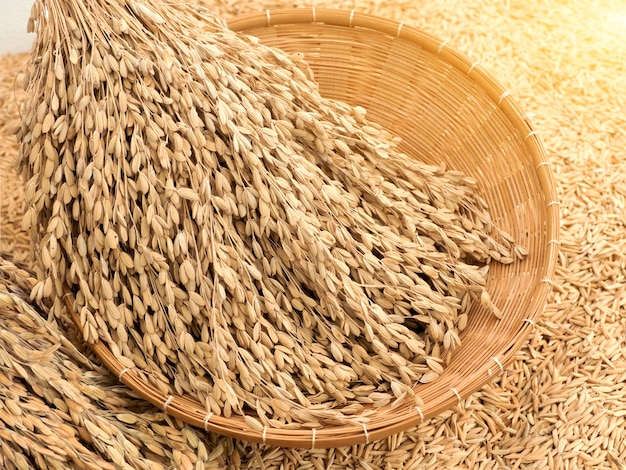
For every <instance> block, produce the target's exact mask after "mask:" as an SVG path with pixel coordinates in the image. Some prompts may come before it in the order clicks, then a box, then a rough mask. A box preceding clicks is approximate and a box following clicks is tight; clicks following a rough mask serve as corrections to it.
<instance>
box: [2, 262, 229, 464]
mask: <svg viewBox="0 0 626 470" xmlns="http://www.w3.org/2000/svg"><path fill="white" fill-rule="evenodd" d="M36 282H37V281H36V280H35V279H34V278H33V277H32V275H31V273H29V272H28V271H26V270H24V269H21V268H20V267H19V266H16V265H15V264H13V263H12V262H10V261H9V260H8V259H6V258H4V257H0V466H1V467H2V468H3V469H7V470H11V469H19V470H25V469H31V468H37V469H63V470H65V469H91V470H109V469H110V470H114V469H142V470H143V469H146V470H147V469H166V468H179V469H193V468H202V469H205V468H215V469H217V468H224V466H225V463H224V461H223V458H220V456H221V454H223V453H225V452H226V451H225V449H226V446H228V445H229V442H226V441H224V442H220V443H219V444H218V445H217V446H215V445H213V444H211V443H210V442H209V440H208V439H207V438H206V437H203V436H202V434H201V433H200V432H197V431H195V430H194V429H193V428H190V427H187V426H184V425H182V424H180V423H176V422H175V421H173V420H172V419H170V418H169V417H168V416H166V415H165V414H164V413H161V412H159V411H158V410H154V409H153V408H151V407H150V406H147V407H146V406H145V402H143V401H142V400H139V399H137V398H135V397H133V396H132V395H131V394H130V392H129V391H128V390H127V389H125V388H124V387H120V386H119V385H118V384H117V378H116V377H114V376H113V375H112V374H110V373H109V372H108V371H107V370H106V369H105V368H103V367H102V366H99V365H97V364H95V363H93V362H91V361H90V360H89V359H87V358H86V357H85V356H84V355H83V354H81V353H80V352H79V351H78V350H77V349H76V347H75V346H74V345H73V344H72V343H71V342H70V341H69V340H68V338H67V336H66V335H65V334H64V333H63V332H61V331H60V330H59V329H58V328H57V326H56V325H55V324H54V323H53V322H50V321H47V320H45V319H44V318H43V317H42V314H44V312H45V308H42V307H41V306H38V305H36V304H35V303H33V302H32V301H30V299H29V295H30V291H31V289H32V287H33V286H34V285H35V284H36ZM216 450H218V452H215V451H216Z"/></svg>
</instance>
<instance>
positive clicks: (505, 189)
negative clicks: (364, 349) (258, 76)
mask: <svg viewBox="0 0 626 470" xmlns="http://www.w3.org/2000/svg"><path fill="white" fill-rule="evenodd" d="M229 27H230V28H231V29H233V30H235V31H238V32H241V33H245V34H249V35H252V36H256V37H257V38H259V39H260V40H261V42H262V43H264V44H266V45H270V46H275V47H278V48H281V49H283V50H284V51H286V52H288V53H303V54H304V60H305V61H306V62H308V64H309V65H310V66H311V69H312V70H313V73H314V76H315V79H316V81H317V82H318V83H319V87H320V91H321V94H322V95H323V96H325V97H329V98H334V99H339V100H343V101H345V102H347V103H349V104H351V105H360V106H363V107H365V108H366V109H367V112H368V117H369V119H371V120H372V121H375V122H377V123H379V124H381V125H383V126H384V127H385V128H386V129H387V130H389V131H390V132H391V133H392V134H394V135H396V136H398V137H400V138H401V139H402V141H401V144H400V146H401V149H402V151H404V152H405V153H407V154H409V155H410V156H413V157H415V158H417V159H420V160H422V161H425V162H427V163H432V164H437V165H439V164H445V165H446V167H447V168H449V169H455V170H460V171H462V172H464V173H466V174H468V175H470V176H473V177H474V178H475V179H476V180H477V181H478V187H479V193H480V195H481V196H482V197H483V198H484V199H485V200H486V201H487V203H488V204H489V207H490V212H491V215H492V217H493V221H494V222H495V224H496V225H497V226H499V227H500V228H501V229H503V230H505V231H506V232H508V233H510V234H511V235H512V236H513V237H514V238H515V239H516V241H517V242H518V243H519V244H521V245H523V246H524V247H526V248H527V249H528V250H529V255H528V257H527V258H526V259H524V260H523V261H516V262H514V263H512V264H509V265H502V264H499V263H494V264H493V265H492V266H491V267H490V272H489V279H488V284H487V289H488V291H489V293H490V294H491V297H492V300H493V301H494V303H495V304H496V305H497V306H498V308H499V309H500V310H501V312H502V313H503V318H502V319H501V320H498V319H497V318H495V317H494V316H493V315H492V314H491V313H490V312H488V311H486V310H485V309H483V308H481V307H480V305H478V304H476V305H473V306H472V307H471V310H470V312H469V323H468V327H467V328H466V329H465V330H464V331H463V332H462V334H461V346H460V347H458V348H457V349H456V350H455V352H454V354H453V357H452V360H451V363H450V364H449V365H448V366H447V367H446V369H445V371H444V373H443V374H442V375H441V376H440V378H439V379H437V380H435V381H433V382H431V383H429V384H420V385H417V386H416V388H415V392H416V394H417V395H418V396H419V397H420V398H421V399H422V400H423V406H420V407H419V408H415V407H414V406H413V407H408V406H405V407H398V408H396V409H394V410H389V409H384V408H383V409H382V410H381V412H380V413H379V414H377V415H375V416H374V417H373V418H372V420H371V422H370V423H369V424H368V425H367V428H364V429H361V428H360V427H359V428H357V427H354V426H337V427H333V428H323V429H319V430H317V431H316V432H314V433H312V431H311V430H306V429H304V430H289V431H288V430H280V429H264V430H263V432H259V431H255V430H253V429H251V428H250V427H249V426H247V425H246V423H245V421H244V419H243V418H242V417H231V418H230V419H225V418H222V417H215V418H214V419H211V421H210V422H208V421H206V420H204V421H203V418H204V417H205V414H206V412H205V411H204V408H203V407H201V406H200V405H199V404H196V403H193V402H192V401H190V400H189V399H186V398H185V397H175V398H174V399H173V400H172V399H171V397H166V396H163V395H162V394H160V392H158V390H154V388H150V386H149V385H148V384H145V383H141V382H140V381H138V380H137V378H136V377H135V376H134V374H131V373H126V374H124V371H123V370H122V367H121V365H120V364H119V363H118V362H116V360H115V358H114V357H113V356H112V355H111V354H110V352H109V351H106V348H102V347H101V348H100V351H99V355H100V356H101V357H102V358H103V360H104V362H105V363H107V365H108V366H109V367H110V368H111V369H112V370H114V372H116V373H117V374H119V375H120V377H121V379H122V380H123V381H124V382H125V383H127V384H128V385H129V386H130V387H131V388H134V389H135V390H136V391H138V392H139V393H141V394H142V395H143V396H144V397H145V398H147V399H148V400H149V401H151V402H153V403H155V404H159V403H160V404H161V405H163V403H164V402H165V401H166V400H167V402H168V403H167V404H168V407H167V411H168V412H169V413H170V414H172V415H175V416H177V417H179V418H181V419H183V420H184V421H186V422H189V423H190V424H193V425H197V426H202V425H204V427H205V429H207V430H211V431H214V432H218V433H221V434H225V435H230V436H233V437H237V438H240V439H244V440H248V441H254V442H265V443H268V444H273V445H280V446H286V447H335V446H344V445H352V444H359V443H364V442H367V441H371V440H375V439H380V438H384V437H386V436H389V435H391V434H393V433H397V432H400V431H403V430H405V429H407V428H409V427H411V426H413V425H416V424H417V423H419V422H420V421H422V420H424V419H427V418H428V417H431V416H435V415H437V414H439V413H440V412H442V411H443V410H446V409H448V408H450V407H451V406H453V405H454V404H455V403H457V401H458V400H459V399H460V398H461V397H463V398H465V397H467V396H468V395H470V394H471V393H473V392H475V391H476V390H478V389H479V388H480V387H481V386H482V385H484V384H485V383H486V382H488V381H489V380H490V379H491V378H492V377H494V376H495V375H497V374H498V373H499V372H500V370H501V368H502V367H504V366H506V364H507V362H508V361H509V360H510V359H511V357H512V355H513V354H514V353H515V352H516V351H517V350H518V349H519V347H520V346H521V345H522V344H523V342H524V340H525V339H526V336H527V333H528V328H529V323H530V322H533V321H534V320H535V319H536V318H537V317H538V316H539V315H540V314H541V312H542V310H543V308H544V307H545V304H546V301H547V295H548V292H549V290H550V281H551V278H552V275H553V273H554V269H555V263H556V257H557V251H558V226H559V222H558V204H557V203H556V190H555V187H554V182H553V180H552V177H551V173H550V169H549V165H547V160H546V156H545V151H544V150H543V147H542V145H541V143H540V141H539V140H538V138H537V136H536V135H535V133H534V131H533V130H532V127H531V126H530V124H529V123H528V121H527V120H526V119H525V117H524V115H523V113H522V111H521V110H520V108H519V106H518V105H517V104H516V102H515V101H514V100H513V99H512V98H511V97H510V96H509V95H508V93H507V92H506V90H505V89H503V88H502V87H501V86H500V85H499V84H498V83H497V81H496V80H494V79H493V78H492V77H491V76H489V75H488V74H487V73H486V72H485V71H484V70H483V69H482V67H481V66H480V65H478V64H477V63H475V62H474V61H473V60H471V59H470V58H468V57H467V56H465V55H463V54H462V53H460V52H459V51H458V50H456V49H455V48H453V47H451V46H448V45H447V44H445V43H443V42H441V41H439V40H438V39H436V38H433V37H432V36H430V35H428V34H425V33H423V32H422V31H420V30H417V29H415V28H411V27H409V26H406V25H402V24H398V23H395V22H391V21H387V20H384V19H380V18H376V17H372V16H369V15H362V14H357V13H354V12H349V11H336V10H322V9H318V10H317V11H316V10H315V9H308V8H307V9H292V10H277V11H273V12H262V13H253V14H248V15H244V16H241V17H237V18H234V19H232V20H230V22H229ZM95 350H96V352H98V350H97V348H96V349H95ZM122 375H123V377H122Z"/></svg>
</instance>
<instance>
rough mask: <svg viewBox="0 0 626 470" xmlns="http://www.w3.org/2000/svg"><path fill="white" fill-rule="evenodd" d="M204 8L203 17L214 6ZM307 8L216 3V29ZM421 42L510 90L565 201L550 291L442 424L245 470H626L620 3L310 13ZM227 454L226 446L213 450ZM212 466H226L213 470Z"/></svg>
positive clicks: (422, 4) (7, 211)
mask: <svg viewBox="0 0 626 470" xmlns="http://www.w3.org/2000/svg"><path fill="white" fill-rule="evenodd" d="M205 5H209V4H208V2H205ZM311 5H312V4H311V3H310V2H307V3H298V2H284V3H281V2H278V1H271V2H270V1H268V2H256V1H251V2H241V1H239V2H237V1H230V0H229V1H227V2H219V3H218V5H217V6H216V8H217V10H218V12H219V13H221V14H222V15H223V16H231V15H233V14H236V13H243V12H246V11H251V10H259V9H265V8H268V7H270V8H277V7H292V6H311ZM314 5H315V6H319V7H333V8H345V9H355V10H357V11H361V12H365V13H371V14H375V15H378V16H382V17H386V18H389V19H393V20H396V21H404V22H405V23H406V24H411V25H413V26H417V27H419V28H422V29H424V30H426V31H427V32H429V33H431V34H434V35H435V36H438V37H440V38H442V39H446V40H448V41H449V43H450V44H452V45H454V46H455V47H458V48H459V49H461V50H463V51H464V52H466V53H469V54H471V55H472V56H474V57H475V58H476V59H478V60H480V62H481V64H482V65H483V66H484V67H485V68H486V69H487V70H488V71H489V72H490V73H491V74H493V76H495V77H497V79H498V80H499V81H500V82H501V83H503V84H504V85H505V86H506V87H508V88H509V89H510V90H511V93H512V94H513V95H514V96H515V98H516V99H517V100H519V102H520V103H521V104H522V105H523V107H524V108H525V109H526V111H527V112H529V113H532V114H533V115H534V124H535V127H536V130H537V131H538V132H539V134H540V137H541V139H542V140H543V142H544V144H545V146H546V148H547V150H548V153H549V156H550V158H551V161H552V167H553V171H554V174H555V177H556V180H557V183H558V191H559V198H560V201H561V215H562V222H561V223H562V232H561V244H562V248H561V255H560V263H559V266H558V268H557V273H556V284H555V289H554V292H553V294H552V296H551V299H550V303H549V305H548V307H547V309H546V311H545V314H544V315H543V317H542V319H541V321H540V322H538V323H537V324H536V326H535V328H534V330H533V332H532V334H531V335H530V337H529V338H528V341H527V342H526V344H525V346H524V347H523V348H522V349H521V350H520V351H519V353H518V354H517V359H516V360H515V361H513V362H512V363H511V364H510V365H509V366H508V367H507V368H506V370H505V371H504V372H503V373H502V374H501V375H499V376H498V377H496V378H494V380H493V381H492V382H491V383H490V384H488V385H486V386H485V387H483V388H482V389H481V390H480V391H479V392H477V393H476V394H474V395H473V396H471V397H470V398H468V399H467V400H465V401H464V402H462V403H460V404H459V406H457V407H455V408H454V409H452V410H450V411H448V412H446V413H444V414H443V415H441V416H439V417H437V418H434V419H431V420H429V421H427V422H425V423H422V424H421V425H420V426H418V427H417V428H416V429H413V430H410V431H407V432H405V433H403V434H402V435H399V436H394V437H391V438H389V439H385V440H383V441H379V442H375V443H370V444H367V445H361V446H355V447H351V448H339V449H335V450H311V451H300V450H293V449H292V450H285V449H278V448H270V447H264V446H256V445H248V444H244V443H238V442H230V441H229V442H228V445H226V444H224V446H223V448H224V449H234V451H233V452H235V453H236V456H235V454H234V453H227V452H226V451H224V454H223V455H222V456H220V459H221V462H222V463H223V466H225V467H227V468H251V469H263V468H265V469H279V468H281V465H282V468H286V469H289V468H299V469H303V470H305V469H309V468H310V469H335V470H343V469H366V470H368V469H385V470H387V469H389V470H391V469H394V470H395V469H421V468H433V469H435V468H436V469H438V468H459V469H463V468H468V469H469V468H471V469H509V468H510V469H515V468H537V469H544V468H551V469H566V468H567V469H592V468H593V469H618V470H621V469H626V292H625V290H626V65H625V64H626V4H623V2H615V1H613V0H572V1H567V2H566V1H563V0H543V1H536V2H528V1H524V0H487V1H480V0H440V1H437V0H417V1H415V0H413V1H409V0H400V1H397V2H393V3H388V2H383V1H381V0H378V1H373V0H361V1H342V0H338V1H333V2H330V1H327V2H316V3H315V4H314ZM25 59H26V58H25V56H24V55H18V56H3V57H2V58H0V250H2V252H3V253H9V256H10V257H12V258H13V259H18V260H26V261H27V262H29V261H28V260H29V255H28V251H27V247H28V240H27V238H26V236H25V234H24V233H23V232H22V231H21V228H20V219H21V217H20V211H21V207H20V205H21V199H22V196H21V182H20V181H19V180H18V179H17V178H16V175H15V174H14V173H13V170H12V167H11V163H12V161H13V159H14V158H15V157H16V155H17V144H16V142H15V138H14V137H13V136H12V135H11V130H12V127H13V123H14V122H17V121H16V120H17V111H16V107H15V99H17V100H19V99H20V97H21V95H20V93H19V92H18V93H14V80H15V75H16V74H17V72H18V71H19V68H20V66H21V65H22V64H23V63H24V62H25ZM218 445H219V442H218ZM215 468H219V467H215Z"/></svg>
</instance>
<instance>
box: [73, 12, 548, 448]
mask: <svg viewBox="0 0 626 470" xmlns="http://www.w3.org/2000/svg"><path fill="white" fill-rule="evenodd" d="M311 23H314V24H320V25H322V26H323V25H328V26H333V27H335V26H340V27H347V28H362V29H364V30H371V31H373V32H378V33H383V34H385V35H389V36H392V37H394V38H399V39H403V40H406V41H409V42H412V43H415V44H418V45H419V46H421V47H422V48H424V49H426V50H428V51H429V52H431V53H433V54H436V55H437V56H438V57H439V58H440V59H441V60H443V61H445V62H447V63H448V64H450V65H452V66H454V67H455V68H457V69H458V70H460V71H461V72H463V73H464V74H465V75H467V76H468V77H469V78H470V79H471V80H473V81H474V82H476V83H477V85H478V86H479V87H480V88H481V89H482V90H483V91H485V92H486V93H487V94H488V96H489V98H490V99H491V100H492V101H493V102H494V103H495V105H496V106H497V107H498V108H499V109H500V110H502V111H503V113H504V114H505V115H506V117H507V119H508V120H509V121H510V122H511V123H512V124H513V126H514V127H515V128H516V129H517V130H518V131H519V132H520V135H521V136H522V137H523V139H524V143H525V146H526V147H527V149H528V152H529V154H530V155H531V156H532V158H533V163H534V165H535V170H536V176H537V178H538V180H539V183H540V186H541V190H542V192H543V194H544V197H545V200H546V201H547V205H546V222H547V223H546V228H545V231H546V234H547V239H548V246H547V247H546V252H545V253H544V256H543V259H544V260H546V264H545V269H544V272H543V273H542V274H541V278H542V282H540V283H539V284H538V285H537V286H536V287H535V290H534V295H533V306H534V311H533V312H531V313H530V314H529V318H528V321H525V322H523V323H522V325H521V326H520V329H519V330H518V332H517V335H516V337H515V341H512V342H511V343H510V344H509V347H508V349H507V350H506V351H503V352H502V356H501V357H499V358H492V360H493V362H491V364H489V366H491V368H489V369H487V368H486V367H487V365H483V366H484V368H485V370H487V371H488V374H485V380H484V381H483V382H481V383H473V384H472V386H471V387H470V388H468V389H467V390H463V391H462V392H463V393H461V394H460V393H459V392H458V391H457V389H456V388H454V387H452V386H451V387H449V388H450V391H449V393H448V394H447V395H446V396H445V397H442V400H441V402H440V403H438V406H437V407H435V408H432V409H430V410H428V411H427V412H426V413H424V412H423V411H422V410H421V409H420V408H419V407H415V408H414V409H409V410H407V409H404V408H399V410H401V413H398V412H391V413H386V414H385V416H384V419H378V420H374V421H373V422H372V423H371V425H370V424H368V425H367V426H365V425H363V426H355V425H338V426H332V427H329V426H325V427H323V428H320V429H317V430H310V429H297V430H293V429H279V428H267V427H266V428H264V429H263V430H262V431H259V430H255V429H253V428H251V427H250V426H249V425H248V424H247V423H246V421H245V419H244V417H242V416H238V415H233V416H231V417H230V418H225V417H223V416H214V415H213V414H211V413H209V414H206V411H205V408H204V407H203V406H202V405H201V404H200V403H199V402H197V401H195V400H193V399H191V398H189V397H185V396H181V395H175V394H173V395H168V394H166V393H163V392H162V391H160V390H159V389H158V388H156V387H155V386H153V385H152V384H150V383H147V382H145V381H144V380H142V379H141V378H140V376H139V375H138V374H137V373H136V372H134V371H133V370H131V369H128V368H125V367H124V366H123V365H122V363H121V362H120V361H119V360H118V359H117V358H116V357H115V356H114V355H113V353H112V352H111V351H110V350H109V348H108V347H107V346H106V345H105V344H104V343H102V342H97V343H94V344H90V345H89V346H90V347H91V349H92V350H93V352H94V353H95V354H96V355H97V356H98V357H99V358H100V359H101V360H102V361H103V363H104V364H105V365H106V366H107V368H109V370H110V371H111V372H112V373H113V374H115V376H116V377H118V379H119V380H120V381H121V382H122V383H124V384H125V385H127V386H128V387H129V388H131V389H132V390H133V391H135V392H136V393H138V394H139V395H140V396H141V397H143V398H144V399H145V400H147V401H148V402H150V403H151V404H153V405H154V406H156V407H159V408H160V409H162V410H163V411H164V412H166V413H167V414H169V415H171V416H173V417H175V418H178V419H180V420H182V421H183V422H186V423H187V424H190V425H193V426H196V427H199V428H202V429H204V430H205V431H211V432H215V433H218V434H221V435H225V436H229V437H233V438H237V439H241V440H244V441H248V442H255V443H260V444H268V445H275V446H281V447H293V448H309V449H311V448H330V447H340V446H349V445H357V444H364V443H369V442H372V441H375V440H379V439H383V438H385V437H388V436H390V435H392V434H396V433H398V432H402V431H404V430H406V429H408V428H410V427H413V426H416V425H418V424H420V423H421V422H423V421H425V420H426V419H428V418H431V417H433V416H436V415H438V414H439V413H441V412H443V411H445V410H447V409H449V408H451V407H452V406H454V405H455V404H457V403H458V402H459V401H461V400H463V399H465V398H467V397H468V396H469V395H471V394H473V393H475V392H476V391H477V390H478V389H479V388H481V387H482V386H483V385H484V384H485V383H486V382H488V381H489V380H491V379H492V378H493V377H494V376H495V375H492V374H491V370H492V368H493V367H494V366H496V368H495V370H496V372H499V371H502V370H504V367H505V366H506V364H507V363H508V362H510V360H511V359H512V357H513V355H514V353H515V352H517V350H518V349H519V348H520V347H521V346H522V344H523V343H524V342H525V341H526V338H527V336H528V333H529V331H530V328H532V325H533V324H534V320H535V319H536V318H537V317H538V316H539V315H540V314H541V312H542V311H543V309H544V308H545V306H546V304H547V298H548V294H549V292H550V290H551V287H552V279H553V276H554V272H555V269H556V262H557V257H558V251H559V244H560V243H559V218H560V217H559V205H558V200H557V194H556V187H555V182H554V179H553V175H552V172H551V168H550V165H549V163H550V162H549V160H548V158H547V154H546V151H545V149H544V147H543V144H542V143H541V141H540V139H539V137H538V135H537V133H536V131H535V130H534V129H533V127H532V125H531V123H530V121H529V118H528V117H527V116H526V115H525V114H524V113H523V111H522V109H521V107H520V106H519V104H518V103H517V102H516V101H515V99H514V98H513V97H512V96H511V94H510V92H509V91H508V90H506V89H505V88H504V87H503V86H502V85H501V84H500V83H499V82H498V81H497V80H496V79H495V78H494V77H492V76H491V75H490V74H489V73H488V72H487V71H486V70H485V69H484V68H483V67H482V66H481V65H480V63H479V62H478V61H476V60H474V59H472V58H470V57H469V56H467V55H465V54H464V53H463V52H461V51H460V50H458V49H456V48H455V47H453V46H452V45H450V44H448V43H447V41H442V40H440V39H438V38H436V37H435V36H433V35H431V34H429V33H427V32H424V31H422V30H420V29H418V28H416V27H414V26H410V25H407V24H405V23H403V22H396V21H393V20H388V19H385V18H380V17H377V16H374V15H370V14H365V13H359V12H355V11H354V10H338V9H330V8H316V7H306V8H287V9H276V10H265V11H258V12H251V13H247V14H243V15H240V16H236V17H234V18H231V19H229V20H227V25H228V27H229V28H230V29H231V30H233V31H235V32H240V33H244V32H245V31H248V30H251V29H256V28H267V27H271V26H278V25H287V24H289V25H296V24H311ZM64 301H65V305H66V308H67V310H68V312H69V313H70V316H71V317H72V320H73V321H74V323H75V324H76V325H77V326H78V327H79V328H80V318H79V316H78V314H77V313H76V312H75V311H74V309H73V297H72V295H71V294H67V295H66V296H65V298H64ZM498 368H499V370H498Z"/></svg>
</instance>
